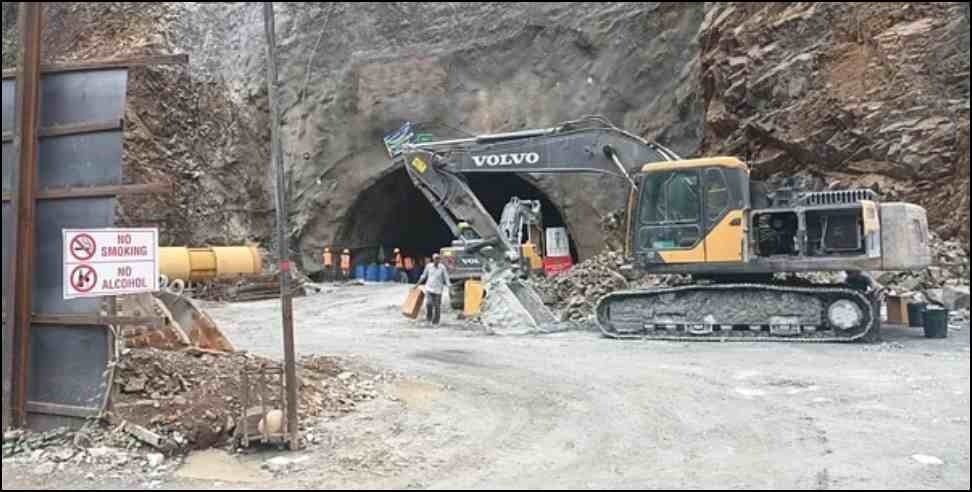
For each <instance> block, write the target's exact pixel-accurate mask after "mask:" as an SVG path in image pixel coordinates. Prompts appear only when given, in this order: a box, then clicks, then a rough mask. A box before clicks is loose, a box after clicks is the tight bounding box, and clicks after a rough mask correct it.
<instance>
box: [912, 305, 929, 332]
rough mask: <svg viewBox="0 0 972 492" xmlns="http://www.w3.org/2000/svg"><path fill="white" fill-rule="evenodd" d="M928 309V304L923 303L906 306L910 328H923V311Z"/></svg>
mask: <svg viewBox="0 0 972 492" xmlns="http://www.w3.org/2000/svg"><path fill="white" fill-rule="evenodd" d="M927 309H928V304H925V303H923V302H920V303H916V304H908V321H909V325H910V326H911V327H912V328H924V327H925V311H926V310H927Z"/></svg>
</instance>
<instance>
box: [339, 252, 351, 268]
mask: <svg viewBox="0 0 972 492" xmlns="http://www.w3.org/2000/svg"><path fill="white" fill-rule="evenodd" d="M341 270H344V271H350V270H351V255H347V254H344V255H341Z"/></svg>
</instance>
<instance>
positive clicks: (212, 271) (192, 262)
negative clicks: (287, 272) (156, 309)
mask: <svg viewBox="0 0 972 492" xmlns="http://www.w3.org/2000/svg"><path fill="white" fill-rule="evenodd" d="M159 271H160V273H161V274H162V275H164V276H165V277H166V278H168V279H169V281H170V282H172V281H175V280H182V281H183V282H205V281H207V280H213V279H220V278H232V277H245V276H252V275H259V274H260V273H262V272H263V259H262V258H261V256H260V252H259V251H257V249H256V247H254V246H241V247H235V248H159Z"/></svg>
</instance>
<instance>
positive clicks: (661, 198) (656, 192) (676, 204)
mask: <svg viewBox="0 0 972 492" xmlns="http://www.w3.org/2000/svg"><path fill="white" fill-rule="evenodd" d="M700 181H701V178H700V176H699V172H698V171H672V172H658V173H653V174H650V175H648V176H646V178H645V180H644V184H643V186H642V203H641V228H640V232H639V237H640V240H639V244H641V245H643V247H644V248H646V249H652V250H670V249H689V248H693V247H695V246H696V245H697V244H698V243H699V242H700V241H701V240H702V224H701V222H702V194H701V186H700V185H701V183H700Z"/></svg>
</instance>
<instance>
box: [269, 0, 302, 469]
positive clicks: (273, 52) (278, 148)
mask: <svg viewBox="0 0 972 492" xmlns="http://www.w3.org/2000/svg"><path fill="white" fill-rule="evenodd" d="M263 22H264V27H265V28H266V33H267V89H268V94H269V97H270V145H271V154H272V156H273V171H274V172H273V174H274V179H275V181H276V193H275V201H276V206H277V249H278V257H279V258H280V302H281V305H282V306H281V308H282V311H283V339H284V374H285V378H286V385H287V434H288V437H289V439H290V443H289V444H290V449H291V451H296V450H297V449H298V448H299V446H300V437H299V436H298V433H299V430H300V425H299V422H298V418H299V417H298V415H297V360H296V358H297V357H296V354H295V349H294V302H293V297H292V296H291V292H290V270H291V265H290V236H289V234H290V226H289V216H290V210H289V209H290V207H289V198H288V193H287V188H288V186H287V172H286V169H285V168H284V157H283V143H282V142H281V139H282V138H283V137H282V136H281V135H280V105H279V101H278V94H277V34H276V25H275V20H274V15H273V2H264V3H263Z"/></svg>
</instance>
